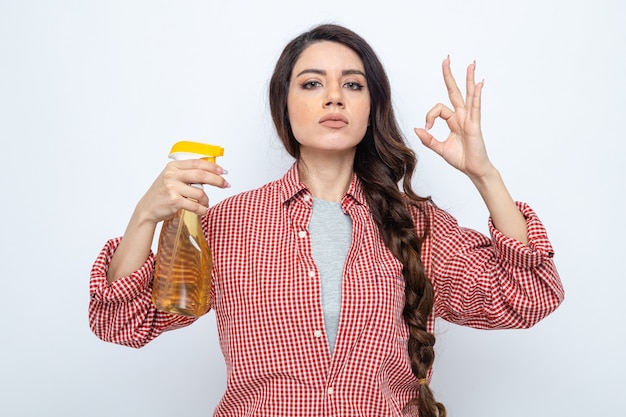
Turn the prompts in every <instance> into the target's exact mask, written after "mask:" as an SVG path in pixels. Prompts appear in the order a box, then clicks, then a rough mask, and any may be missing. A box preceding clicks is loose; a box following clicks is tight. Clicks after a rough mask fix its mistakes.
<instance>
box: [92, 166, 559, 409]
mask: <svg viewBox="0 0 626 417" xmlns="http://www.w3.org/2000/svg"><path fill="white" fill-rule="evenodd" d="M424 204H425V206H424V207H425V211H426V215H427V216H428V219H429V221H430V225H431V231H430V235H429V237H428V238H427V239H426V241H425V242H424V245H423V247H422V260H423V262H424V266H425V268H426V271H427V273H428V276H429V277H430V279H431V280H432V282H433V284H434V287H435V305H434V311H433V314H432V315H431V317H430V320H429V330H430V331H431V332H432V331H434V320H435V317H441V318H443V319H445V320H448V321H451V322H454V323H458V324H461V325H467V326H473V327H476V328H485V329H486V328H489V329H492V328H521V327H529V326H532V325H533V324H535V323H536V322H538V321H539V320H541V319H542V318H543V317H545V316H546V315H547V314H549V313H550V312H551V311H553V310H554V309H555V308H556V307H557V306H558V305H559V304H560V302H561V300H562V299H563V288H562V286H561V282H560V280H559V276H558V273H557V271H556V269H555V266H554V263H553V262H552V259H551V258H552V256H553V250H552V247H551V245H550V242H549V240H548V237H547V235H546V232H545V230H544V228H543V226H542V224H541V223H540V221H539V219H538V218H537V216H536V215H535V213H534V212H533V211H532V210H531V209H530V208H529V207H528V206H527V205H525V204H522V203H518V207H519V209H520V210H521V211H522V213H523V214H524V215H525V217H526V219H527V224H528V238H529V245H528V246H526V245H524V244H522V243H520V242H517V241H515V240H513V239H509V238H507V237H506V236H504V235H502V234H501V233H500V232H499V231H498V230H496V229H495V228H494V226H493V224H491V222H489V228H490V232H491V239H489V238H488V237H486V236H484V235H482V234H480V233H478V232H476V231H473V230H470V229H466V228H461V227H459V226H458V225H457V223H456V221H455V219H454V218H452V217H451V216H450V215H449V214H447V213H445V212H444V211H442V210H439V209H437V208H435V207H434V206H432V205H430V204H428V203H424ZM341 207H342V208H343V210H344V212H345V213H347V214H348V215H350V217H351V218H352V223H353V232H352V233H353V235H352V244H351V247H350V250H349V252H348V256H347V258H346V263H345V267H344V272H343V287H342V301H341V318H340V323H339V329H338V334H337V342H336V346H335V351H334V353H333V355H332V356H331V355H330V352H329V349H328V343H327V341H326V335H325V331H324V322H323V314H322V303H321V290H320V278H319V273H318V270H317V267H316V265H315V263H314V261H313V257H312V254H311V240H310V236H309V234H308V231H307V225H308V222H309V219H310V217H311V210H312V196H311V194H310V192H309V190H308V189H307V188H306V186H305V185H304V184H302V183H301V182H300V181H299V177H298V170H297V169H296V167H295V165H294V166H293V167H292V168H291V169H290V170H289V171H288V172H287V173H286V174H285V176H284V177H283V178H282V179H280V180H278V181H274V182H271V183H269V184H267V185H265V186H263V187H261V188H259V189H257V190H254V191H249V192H245V193H242V194H239V195H236V196H234V197H231V198H229V199H227V200H225V201H223V202H222V203H220V204H218V205H216V206H214V207H212V208H211V209H210V210H209V213H208V214H207V216H206V217H205V218H204V222H203V225H204V230H205V232H206V236H208V241H209V246H210V247H211V250H212V252H213V259H214V265H213V286H212V309H213V310H214V311H215V314H216V319H217V327H218V334H219V338H220V343H221V347H222V351H223V352H224V355H225V360H226V365H227V369H228V384H227V389H226V392H225V394H224V397H223V398H222V400H221V402H220V404H219V405H218V407H217V409H216V410H215V416H251V415H254V416H272V417H276V416H301V415H315V416H322V415H323V416H331V415H332V416H342V417H345V416H399V415H402V412H401V410H402V408H403V406H404V405H405V404H406V403H407V401H408V400H409V399H411V398H413V397H414V396H415V395H416V392H417V388H418V384H417V381H416V379H415V377H414V376H413V374H412V373H411V369H410V365H409V357H408V353H407V340H408V337H409V333H408V328H407V326H406V324H405V323H404V320H403V317H402V309H403V306H404V279H403V277H402V274H401V270H402V265H401V264H400V262H399V261H398V260H397V259H396V258H395V257H394V256H393V255H392V254H391V253H390V252H389V250H388V249H387V247H386V246H385V244H384V243H383V242H382V240H381V238H380V235H379V232H378V229H377V226H376V224H375V222H374V221H373V219H372V216H371V214H370V211H369V209H368V205H367V202H366V200H365V197H364V194H363V191H362V188H361V184H360V182H359V180H358V179H357V178H356V177H355V178H354V179H353V181H352V183H351V185H350V188H349V190H348V192H347V193H346V195H345V196H344V198H343V199H342V201H341ZM412 210H413V212H412V213H413V217H414V220H415V224H416V227H417V228H418V229H420V228H423V226H424V217H423V214H421V212H420V211H418V210H416V209H412ZM118 243H119V239H113V240H111V241H109V242H107V244H106V246H105V247H104V249H103V250H102V251H101V253H100V255H99V256H98V258H97V260H96V262H95V264H94V266H93V270H92V273H91V281H90V294H91V302H90V306H89V320H90V326H91V328H92V329H93V331H94V332H95V334H96V335H97V336H98V337H100V338H101V339H103V340H105V341H109V342H114V343H119V344H122V345H127V346H132V347H141V346H143V345H145V344H146V343H148V342H149V341H151V340H152V339H154V338H155V337H157V336H158V335H159V334H161V333H162V332H164V331H166V330H172V329H175V328H179V327H182V326H186V325H189V324H190V323H192V322H193V320H194V319H191V318H188V317H183V316H176V315H170V314H168V313H162V312H157V311H155V309H154V307H153V306H152V303H151V297H150V294H151V280H152V272H153V263H154V256H153V255H152V254H151V255H150V258H149V259H148V260H147V262H146V263H145V264H144V265H143V267H142V268H140V269H139V270H138V271H136V272H135V273H133V274H132V275H130V276H128V277H124V278H121V279H119V280H117V281H115V282H114V283H113V284H111V285H108V284H107V282H106V271H107V266H108V264H109V261H110V259H111V256H112V255H113V252H114V251H115V248H116V247H117V244H118ZM408 412H409V414H410V413H412V412H415V410H410V411H408Z"/></svg>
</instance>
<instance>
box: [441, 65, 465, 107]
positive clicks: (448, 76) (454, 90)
mask: <svg viewBox="0 0 626 417" xmlns="http://www.w3.org/2000/svg"><path fill="white" fill-rule="evenodd" d="M442 69H443V81H444V82H445V84H446V88H447V89H448V97H449V98H450V103H452V107H454V108H455V109H459V108H461V109H462V108H463V107H465V103H464V102H463V96H462V95H461V90H459V87H458V86H457V85H456V81H455V80H454V76H453V75H452V70H451V69H450V56H448V57H447V58H446V59H445V60H444V61H443V64H442Z"/></svg>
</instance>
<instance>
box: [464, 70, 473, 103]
mask: <svg viewBox="0 0 626 417" xmlns="http://www.w3.org/2000/svg"><path fill="white" fill-rule="evenodd" d="M475 73H476V61H474V62H472V63H471V64H469V65H468V66H467V73H466V74H465V89H466V94H465V103H466V105H469V103H470V102H471V100H472V97H473V96H474V88H475V86H476V81H474V76H475Z"/></svg>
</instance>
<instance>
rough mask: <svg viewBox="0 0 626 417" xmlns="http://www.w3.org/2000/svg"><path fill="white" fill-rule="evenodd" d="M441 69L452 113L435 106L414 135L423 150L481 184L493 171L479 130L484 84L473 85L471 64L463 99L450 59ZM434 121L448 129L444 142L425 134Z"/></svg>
mask: <svg viewBox="0 0 626 417" xmlns="http://www.w3.org/2000/svg"><path fill="white" fill-rule="evenodd" d="M442 67H443V80H444V82H445V84H446V88H447V89H448V96H449V97H450V103H452V107H453V108H454V110H452V109H450V108H449V107H447V106H445V105H444V104H441V103H439V104H437V105H435V106H434V107H433V108H432V109H431V110H430V111H429V112H428V113H427V114H426V127H425V128H424V129H421V128H416V129H415V133H416V134H417V136H418V137H419V138H420V140H421V141H422V143H423V144H424V146H426V147H427V148H429V149H431V150H433V151H435V152H436V153H437V154H439V155H441V156H442V157H443V159H445V160H446V162H448V163H449V164H450V165H452V166H453V167H455V168H457V169H458V170H460V171H461V172H463V173H465V174H466V175H467V176H469V177H470V178H471V179H472V180H473V181H475V180H480V179H481V178H482V177H484V176H485V175H487V174H488V173H489V171H490V170H492V169H493V167H492V165H491V162H490V161H489V157H488V156H487V150H486V149H485V143H484V140H483V136H482V132H481V128H480V100H481V91H482V88H483V85H484V81H481V82H479V83H476V82H475V81H474V72H475V69H476V63H475V62H474V63H472V64H470V65H469V66H468V67H467V75H466V94H465V99H463V96H462V95H461V91H460V90H459V87H458V86H457V84H456V82H455V80H454V77H453V76H452V72H451V70H450V57H448V58H446V59H445V60H444V61H443V64H442ZM437 118H441V119H443V120H445V121H446V123H447V125H448V128H449V129H450V134H449V135H448V138H447V139H446V140H444V141H439V140H437V139H436V138H435V137H434V136H433V135H431V134H430V133H429V132H428V130H429V129H430V128H432V127H433V125H434V123H435V119H437Z"/></svg>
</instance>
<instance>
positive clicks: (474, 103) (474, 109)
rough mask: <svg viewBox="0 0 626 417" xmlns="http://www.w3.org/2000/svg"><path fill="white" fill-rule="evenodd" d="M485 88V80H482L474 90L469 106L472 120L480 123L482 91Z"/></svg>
mask: <svg viewBox="0 0 626 417" xmlns="http://www.w3.org/2000/svg"><path fill="white" fill-rule="evenodd" d="M484 86H485V80H482V81H481V82H479V83H478V84H476V87H475V88H474V91H473V95H472V99H471V102H470V105H469V116H470V120H472V121H474V122H480V107H481V102H482V91H483V87H484Z"/></svg>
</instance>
